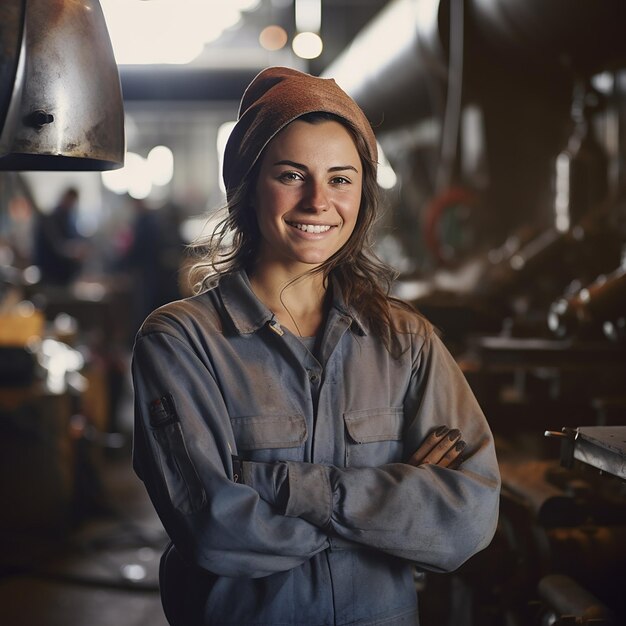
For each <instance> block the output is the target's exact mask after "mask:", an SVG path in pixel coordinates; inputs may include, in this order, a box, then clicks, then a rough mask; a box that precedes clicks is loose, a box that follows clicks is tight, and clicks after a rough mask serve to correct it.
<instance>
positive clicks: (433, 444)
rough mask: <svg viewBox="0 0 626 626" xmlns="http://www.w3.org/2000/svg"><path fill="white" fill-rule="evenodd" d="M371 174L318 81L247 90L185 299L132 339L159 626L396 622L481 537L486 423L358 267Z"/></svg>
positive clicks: (333, 96) (283, 73) (489, 472)
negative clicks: (158, 553)
mask: <svg viewBox="0 0 626 626" xmlns="http://www.w3.org/2000/svg"><path fill="white" fill-rule="evenodd" d="M376 160H377V151H376V140H375V138H374V134H373V132H372V128H371V126H370V125H369V123H368V121H367V119H366V118H365V116H364V115H363V113H362V111H361V110H360V109H359V108H358V107H357V105H356V104H355V103H354V102H353V101H352V100H351V99H350V98H349V97H348V96H347V95H346V94H345V93H344V92H343V91H342V90H341V89H339V87H338V86H337V85H336V83H335V82H334V81H333V80H328V79H320V78H316V77H314V76H309V75H307V74H303V73H301V72H297V71H295V70H291V69H287V68H269V69H267V70H264V71H263V72H261V73H260V74H259V75H258V76H257V77H256V78H255V79H254V81H253V82H252V83H251V84H250V86H249V87H248V89H247V90H246V92H245V94H244V96H243V99H242V103H241V108H240V112H239V119H238V121H237V124H236V125H235V127H234V129H233V132H232V133H231V135H230V138H229V141H228V143H227V146H226V150H225V155H224V182H225V185H226V192H227V199H228V211H229V214H228V217H227V218H226V220H225V221H224V222H223V223H222V225H221V227H219V228H218V229H217V231H216V235H215V238H214V239H213V240H210V241H208V242H207V241H204V242H199V243H198V246H197V250H198V251H200V252H201V253H202V255H203V257H202V260H201V262H200V263H198V265H197V267H196V277H197V294H196V295H195V296H193V297H191V298H187V299H185V300H182V301H180V302H176V303H171V304H169V305H166V306H165V307H162V308H161V309H158V310H157V311H155V312H154V313H153V314H152V315H151V316H150V317H149V318H148V319H147V320H146V321H145V323H144V325H143V327H142V329H141V330H140V332H139V334H138V336H137V341H136V344H135V352H134V359H133V378H134V388H135V394H136V404H135V406H136V429H135V440H134V463H135V469H136V471H137V473H138V474H139V476H140V477H141V478H142V480H143V481H144V482H145V485H146V487H147V490H148V492H149V494H150V497H151V499H152V501H153V503H154V506H155V508H156V510H157V512H158V513H159V516H160V517H161V520H162V521H163V524H164V526H165V528H166V530H167V532H168V533H169V535H170V538H171V540H172V545H171V546H170V548H168V550H167V551H166V553H165V554H164V556H163V560H162V567H161V580H160V587H161V594H162V600H163V606H164V609H165V612H166V615H167V617H168V620H169V621H170V623H171V624H172V625H174V626H187V625H189V624H198V625H202V626H205V625H211V624H215V625H220V626H229V625H230V626H235V625H237V626H242V625H245V626H254V625H256V626H261V625H263V626H278V625H284V624H294V625H295V624H298V625H300V626H313V625H315V626H320V625H331V624H332V625H335V626H347V625H349V624H353V625H354V624H359V625H360V626H375V625H378V626H382V625H388V626H391V625H392V624H393V625H394V626H403V625H404V626H406V625H409V624H411V625H415V624H418V623H419V618H418V610H417V594H416V589H415V583H414V568H415V567H417V568H418V569H431V570H436V571H447V570H452V569H455V568H456V567H458V566H459V565H460V564H461V563H463V562H464V561H465V560H466V559H468V558H469V557H470V556H472V555H473V554H474V553H475V552H477V551H478V550H481V549H482V548H484V547H485V546H486V545H487V544H488V543H489V541H490V540H491V537H492V536H493V533H494V530H495V523H496V518H497V507H498V493H499V475H498V468H497V463H496V459H495V454H494V446H493V438H492V436H491V432H490V430H489V427H488V425H487V422H486V420H485V418H484V416H483V414H482V412H481V410H480V408H479V406H478V404H477V403H476V400H475V399H474V396H473V395H472V392H471V391H470V389H469V387H468V385H467V383H466V381H465V379H464V377H463V375H462V373H461V372H460V370H459V368H458V367H457V365H456V363H455V362H454V360H453V359H452V357H451V356H450V354H449V353H448V352H447V351H446V349H445V348H444V346H443V344H442V343H441V341H440V340H439V338H438V337H437V335H436V333H435V332H434V331H433V328H432V326H431V325H430V324H429V323H428V322H427V321H426V320H425V319H424V318H423V317H421V316H420V315H419V314H418V313H417V312H415V311H414V310H413V309H412V308H411V307H410V306H408V305H406V304H404V303H402V302H400V301H397V300H395V299H393V298H391V297H390V296H389V294H388V291H389V283H390V281H391V279H392V275H391V273H390V272H389V271H388V270H387V269H386V268H385V267H384V266H383V265H382V264H381V263H380V262H379V261H378V260H377V259H376V258H375V257H374V256H373V255H372V254H371V252H370V251H369V242H370V235H371V230H372V224H373V223H374V220H375V219H376V215H377V212H378V202H377V186H376ZM226 241H228V242H229V244H228V245H227V244H226V243H225V242H226Z"/></svg>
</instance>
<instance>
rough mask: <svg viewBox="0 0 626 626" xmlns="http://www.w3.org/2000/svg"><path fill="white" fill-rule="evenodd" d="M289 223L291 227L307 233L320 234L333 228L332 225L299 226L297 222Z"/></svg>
mask: <svg viewBox="0 0 626 626" xmlns="http://www.w3.org/2000/svg"><path fill="white" fill-rule="evenodd" d="M287 223H288V224H289V226H293V227H294V228H297V229H298V230H301V231H303V232H305V233H315V234H320V233H325V232H328V231H329V230H330V229H331V228H332V226H331V225H330V224H298V223H295V222H287Z"/></svg>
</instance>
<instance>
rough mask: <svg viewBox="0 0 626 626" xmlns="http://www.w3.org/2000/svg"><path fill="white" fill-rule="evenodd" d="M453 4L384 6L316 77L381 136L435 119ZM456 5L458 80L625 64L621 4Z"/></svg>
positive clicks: (408, 1)
mask: <svg viewBox="0 0 626 626" xmlns="http://www.w3.org/2000/svg"><path fill="white" fill-rule="evenodd" d="M453 1H454V0H392V2H390V3H389V4H388V5H387V6H386V7H385V9H383V11H381V13H380V14H379V15H378V16H377V17H375V18H374V19H373V20H372V22H371V23H370V24H369V25H368V26H366V27H365V29H364V30H363V31H362V32H361V33H360V34H359V35H357V37H356V38H355V40H354V42H353V43H352V44H351V45H350V46H349V47H348V48H347V49H346V50H345V51H344V52H343V53H342V54H341V55H340V56H339V57H338V58H337V59H336V60H335V62H333V63H332V64H331V65H330V66H329V67H328V68H327V69H326V70H325V72H324V76H331V77H334V78H336V79H337V81H338V82H339V83H340V84H341V85H342V87H344V89H345V90H346V91H347V92H348V93H349V94H350V95H351V96H352V97H353V98H354V99H355V100H356V101H357V102H358V103H359V105H360V106H361V107H362V108H363V109H364V110H365V112H366V114H367V115H368V117H369V118H370V120H371V121H372V123H373V124H374V125H375V126H376V125H377V124H380V125H383V127H384V129H385V130H387V129H389V128H391V127H399V126H403V125H405V124H406V123H411V122H416V121H418V120H419V119H421V118H424V117H430V116H432V115H433V111H436V112H440V107H439V103H438V102H437V98H441V97H442V95H441V93H442V90H443V93H444V94H445V88H446V82H447V72H448V49H449V18H450V5H451V4H452V2H453ZM463 7H464V13H465V19H464V22H465V28H464V34H463V39H464V52H463V55H464V63H463V65H464V67H465V69H466V74H467V75H466V77H465V79H464V80H470V81H471V80H473V79H476V78H478V80H480V79H481V78H482V77H481V76H480V73H481V71H482V69H483V68H494V67H495V68H498V71H502V72H507V71H508V72H509V73H514V72H517V71H520V70H521V71H524V72H526V73H527V74H532V75H534V76H535V77H536V78H537V79H538V80H540V79H541V78H542V77H546V76H547V77H549V76H552V75H554V74H555V73H556V72H561V73H563V71H565V72H568V73H569V74H570V75H571V78H572V80H573V79H574V77H577V76H585V75H591V74H592V73H593V72H598V71H601V70H603V69H611V68H614V67H618V66H620V65H621V66H623V65H624V63H626V37H625V36H624V25H625V24H626V2H624V1H623V0H602V1H601V2H598V0H576V1H574V0H550V1H549V2H546V1H545V0H464V2H463ZM548 80H549V78H548ZM470 86H471V85H470Z"/></svg>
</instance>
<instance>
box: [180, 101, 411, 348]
mask: <svg viewBox="0 0 626 626" xmlns="http://www.w3.org/2000/svg"><path fill="white" fill-rule="evenodd" d="M297 119H298V120H301V121H305V122H308V123H310V124H317V123H321V122H324V121H329V120H332V121H336V122H339V123H340V124H342V125H343V126H344V127H345V128H346V129H347V130H348V132H349V133H350V135H351V137H352V139H353V140H354V143H355V146H356V148H357V151H358V153H359V156H360V158H361V163H362V167H363V183H362V184H363V187H362V194H361V206H360V208H359V214H358V217H357V222H356V225H355V227H354V231H353V232H352V234H351V235H350V239H349V240H348V241H347V242H346V243H345V245H344V246H343V247H342V248H341V249H340V250H338V251H337V252H336V253H335V254H334V255H333V256H332V257H330V258H329V259H327V260H326V261H324V263H322V264H321V265H320V266H319V267H317V268H315V269H313V270H311V273H318V272H323V274H324V277H325V278H328V277H329V276H331V275H332V277H333V278H334V279H335V281H336V284H337V285H338V287H339V289H340V290H341V293H342V296H343V299H344V301H345V303H346V304H347V305H349V306H351V307H353V308H355V309H356V310H357V311H358V312H359V314H360V315H361V317H362V318H363V320H364V321H365V322H366V323H367V324H368V326H369V330H370V332H372V333H373V334H374V335H375V336H377V337H380V338H381V340H382V341H383V343H384V345H385V347H386V348H387V350H389V352H390V353H391V354H393V355H394V356H397V355H399V354H400V353H401V348H400V345H399V342H398V340H397V329H396V328H395V327H394V324H393V320H392V317H391V309H390V305H391V303H392V302H395V303H397V304H398V305H400V306H401V307H402V308H406V309H410V310H413V309H412V307H410V306H409V305H408V304H406V303H404V302H402V301H400V300H397V299H395V298H392V297H391V296H390V295H389V293H390V289H391V284H392V281H393V280H394V278H395V276H396V272H395V271H394V270H393V269H391V268H390V267H389V266H387V265H386V264H384V263H383V262H382V261H381V260H380V259H379V258H378V257H377V256H376V254H375V253H374V252H373V250H372V232H373V228H374V225H375V223H376V221H377V220H378V218H379V216H380V210H381V207H380V194H379V190H378V184H377V182H376V163H375V162H373V161H372V159H371V157H370V156H369V150H368V147H367V145H366V142H365V139H364V138H363V137H362V135H361V133H359V132H358V130H357V129H356V128H355V127H354V126H353V125H352V124H351V123H350V122H348V121H347V120H345V119H343V118H341V117H339V116H337V115H334V114H332V113H326V112H314V113H307V114H305V115H302V116H300V117H299V118H297ZM261 160H262V158H259V159H258V160H257V162H256V164H255V166H254V168H253V169H252V170H251V171H250V173H249V175H248V176H246V177H245V179H244V180H243V181H242V182H241V183H240V185H239V186H238V187H237V189H236V190H235V191H234V192H233V193H232V194H231V196H230V200H229V202H228V204H227V206H226V208H227V209H228V215H227V216H226V217H225V218H224V219H222V220H221V221H220V222H219V223H218V225H217V227H216V228H215V230H214V232H213V234H212V235H211V236H209V237H208V238H205V239H204V240H199V241H197V242H195V243H194V244H192V245H191V246H190V247H191V250H192V252H195V254H196V255H198V256H200V260H199V262H197V263H196V264H195V265H193V267H192V268H191V271H190V279H191V283H192V285H193V286H194V292H195V293H199V292H201V291H203V290H205V289H207V288H208V287H209V286H211V285H212V284H214V283H215V282H216V280H217V278H219V276H220V275H221V274H224V273H228V272H233V271H238V270H246V271H248V270H251V269H252V267H253V265H254V263H255V262H256V258H257V254H258V246H259V243H260V241H261V234H260V232H259V228H258V225H257V221H256V216H255V213H254V211H253V210H252V209H251V207H250V202H249V199H250V197H251V195H252V193H253V191H254V188H255V185H256V179H257V175H258V170H259V167H260V162H261ZM231 236H232V242H231V243H230V244H228V245H225V242H226V241H227V240H228V239H229V238H230V237H231Z"/></svg>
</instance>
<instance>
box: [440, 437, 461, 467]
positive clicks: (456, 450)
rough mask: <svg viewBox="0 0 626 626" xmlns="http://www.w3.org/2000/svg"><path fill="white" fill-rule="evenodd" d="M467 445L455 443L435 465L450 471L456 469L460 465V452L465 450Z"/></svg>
mask: <svg viewBox="0 0 626 626" xmlns="http://www.w3.org/2000/svg"><path fill="white" fill-rule="evenodd" d="M466 445H467V444H466V443H465V442H464V441H461V440H459V441H457V442H456V443H455V444H454V445H453V446H452V447H451V448H450V449H449V450H448V451H447V452H446V453H445V454H444V455H443V457H441V460H440V461H439V462H438V463H437V465H439V466H440V467H449V468H450V469H456V468H457V467H458V466H459V465H460V464H461V452H463V450H464V449H465V446H466Z"/></svg>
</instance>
